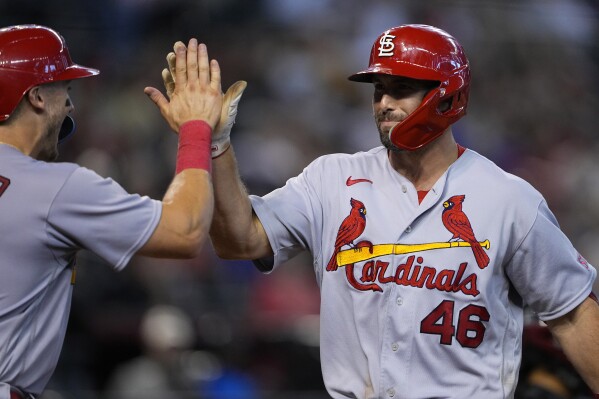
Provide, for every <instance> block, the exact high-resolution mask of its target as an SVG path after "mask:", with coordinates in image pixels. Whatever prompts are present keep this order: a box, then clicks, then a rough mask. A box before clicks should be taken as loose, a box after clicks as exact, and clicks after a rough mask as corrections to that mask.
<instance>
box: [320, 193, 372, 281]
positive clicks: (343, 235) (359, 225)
mask: <svg viewBox="0 0 599 399" xmlns="http://www.w3.org/2000/svg"><path fill="white" fill-rule="evenodd" d="M349 203H350V204H351V211H350V212H349V215H348V216H347V217H346V218H345V219H343V222H342V223H341V226H340V227H339V231H338V232H337V239H336V240H335V251H333V256H331V260H329V264H328V265H327V271H329V272H331V271H335V270H337V267H338V265H337V254H338V253H339V250H340V249H341V247H343V246H344V245H350V246H353V242H354V240H355V239H356V238H358V237H360V234H362V233H363V232H364V228H365V227H366V207H365V206H364V204H363V203H362V202H360V201H358V200H356V199H353V198H352V199H350V201H349Z"/></svg>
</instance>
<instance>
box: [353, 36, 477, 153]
mask: <svg viewBox="0 0 599 399" xmlns="http://www.w3.org/2000/svg"><path fill="white" fill-rule="evenodd" d="M375 74H384V75H396V76H404V77H408V78H412V79H418V80H431V81H437V82H439V86H437V87H436V88H434V89H433V90H431V91H430V92H429V93H427V95H426V96H425V97H424V99H423V100H422V103H421V104H420V106H419V107H418V108H417V109H416V110H415V111H414V112H412V113H411V114H410V115H409V116H408V117H407V118H406V119H404V120H403V121H401V122H400V123H398V124H397V125H396V126H395V127H393V129H391V132H390V133H389V136H390V139H391V142H392V143H393V144H394V145H396V146H397V147H399V148H402V149H405V150H410V151H412V150H416V149H418V148H420V147H422V146H424V145H426V144H428V143H430V142H431V141H433V140H434V139H436V138H437V137H439V136H440V135H441V134H442V133H443V132H444V131H445V130H446V129H447V128H448V127H449V126H450V125H451V124H453V123H455V122H456V121H457V120H458V119H460V118H461V117H462V116H464V115H465V114H466V105H467V103H468V92H469V89H470V66H469V64H468V59H467V58H466V54H465V53H464V49H463V48H462V46H461V45H460V44H459V43H458V42H457V40H456V39H455V38H453V37H452V36H450V35H449V34H448V33H447V32H445V31H443V30H441V29H438V28H434V27H432V26H428V25H402V26H398V27H395V28H391V29H389V30H387V31H385V32H383V33H382V34H381V35H380V36H379V37H378V38H377V39H376V41H375V42H374V44H373V46H372V50H371V52H370V61H369V65H368V68H367V69H365V70H363V71H361V72H358V73H356V74H354V75H351V76H350V77H349V80H353V81H356V82H372V75H375ZM441 105H443V107H441Z"/></svg>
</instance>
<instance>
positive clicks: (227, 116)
mask: <svg viewBox="0 0 599 399" xmlns="http://www.w3.org/2000/svg"><path fill="white" fill-rule="evenodd" d="M166 61H167V63H168V68H164V70H163V71H162V80H163V81H164V87H165V89H166V94H167V96H168V97H169V98H170V97H171V96H172V93H173V91H174V88H175V79H174V76H175V75H176V68H175V61H176V55H175V53H173V52H170V53H168V54H167V56H166ZM246 87H247V82H246V81H244V80H238V81H237V82H235V83H233V84H232V85H231V86H230V87H229V88H228V89H227V92H226V93H225V97H224V99H223V105H222V110H221V115H220V120H219V122H218V124H217V125H216V127H215V128H214V130H213V132H212V158H216V157H218V156H219V155H220V154H222V153H223V152H225V151H226V150H227V148H229V145H230V135H231V128H232V127H233V124H234V123H235V118H236V117H237V105H238V104H239V100H240V99H241V96H242V94H243V91H244V90H245V88H246Z"/></svg>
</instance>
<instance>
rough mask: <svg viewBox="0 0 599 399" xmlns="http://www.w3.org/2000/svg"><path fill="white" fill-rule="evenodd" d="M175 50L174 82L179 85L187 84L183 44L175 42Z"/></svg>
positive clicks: (185, 57)
mask: <svg viewBox="0 0 599 399" xmlns="http://www.w3.org/2000/svg"><path fill="white" fill-rule="evenodd" d="M173 49H174V50H175V79H174V80H175V82H176V83H177V84H180V85H185V84H186V83H187V48H186V47H185V45H184V44H183V42H176V43H175V45H174V47H173Z"/></svg>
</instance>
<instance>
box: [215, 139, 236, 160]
mask: <svg viewBox="0 0 599 399" xmlns="http://www.w3.org/2000/svg"><path fill="white" fill-rule="evenodd" d="M229 147H231V140H230V137H229V135H227V137H226V138H225V140H223V139H220V140H217V141H215V140H214V139H213V140H212V144H211V145H210V150H211V152H212V159H214V158H218V157H220V156H221V155H222V154H223V153H224V152H225V151H227V150H228V149H229Z"/></svg>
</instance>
